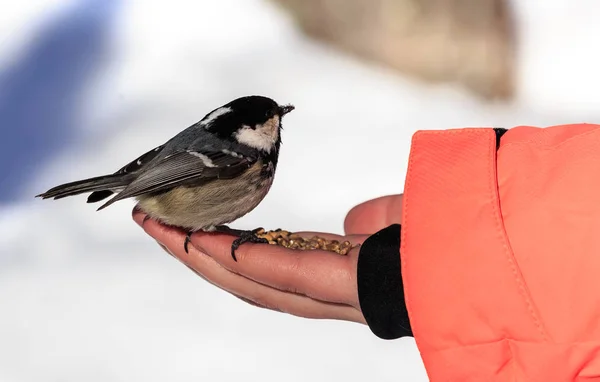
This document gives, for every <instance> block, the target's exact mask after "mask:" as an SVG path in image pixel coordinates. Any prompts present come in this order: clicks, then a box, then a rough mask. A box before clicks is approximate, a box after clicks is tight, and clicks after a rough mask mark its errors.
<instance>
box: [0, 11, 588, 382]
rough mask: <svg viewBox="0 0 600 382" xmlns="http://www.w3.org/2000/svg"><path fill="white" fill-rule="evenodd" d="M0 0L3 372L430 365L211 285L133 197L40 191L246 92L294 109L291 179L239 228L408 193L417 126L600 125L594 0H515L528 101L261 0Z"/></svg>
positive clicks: (287, 152) (315, 376) (339, 327)
mask: <svg viewBox="0 0 600 382" xmlns="http://www.w3.org/2000/svg"><path fill="white" fill-rule="evenodd" d="M1 5H2V9H3V11H2V12H1V13H0V126H1V131H2V134H3V138H2V140H1V141H0V382H25V381H36V382H38V381H61V382H70V381H86V382H94V381H102V382H108V381H138V380H140V381H148V382H151V381H164V380H169V381H198V380H203V379H202V378H204V380H210V381H215V382H218V381H230V380H239V379H244V380H261V381H279V380H285V381H305V380H314V381H330V380H346V379H348V380H365V379H367V378H372V379H373V380H378V381H392V380H397V381H398V380H400V381H402V380H408V381H417V382H418V381H426V380H427V378H426V375H425V372H424V369H423V365H422V362H421V360H420V358H419V354H418V351H417V349H416V346H415V344H414V341H413V340H412V339H401V340H396V341H383V340H379V339H377V338H376V337H375V336H373V335H372V334H371V333H370V332H369V330H368V328H366V327H363V326H361V325H358V324H353V323H346V322H338V321H310V320H306V319H301V318H296V317H291V316H285V315H282V314H279V313H275V312H270V311H266V310H262V309H257V308H254V307H251V306H247V305H245V304H244V303H242V302H240V301H239V300H238V299H236V298H234V297H232V296H230V295H228V294H227V293H225V292H222V291H220V290H218V289H216V288H214V287H212V286H211V285H209V284H208V283H206V282H204V281H203V280H201V279H199V278H198V277H197V276H195V275H194V274H193V273H192V272H190V271H189V270H188V269H187V268H185V267H184V266H183V265H181V264H179V263H177V262H176V261H173V259H172V258H171V257H169V256H167V255H166V254H165V253H164V252H163V251H162V250H161V249H160V248H159V247H158V246H157V245H156V243H154V242H153V241H152V240H151V239H150V238H149V237H148V236H146V235H145V234H144V233H143V231H142V230H141V229H140V228H139V227H138V226H137V225H136V224H135V223H134V222H133V221H132V220H131V218H130V212H131V208H132V207H133V202H131V201H125V202H119V203H117V204H115V205H113V206H112V207H111V208H109V209H107V210H104V211H102V212H101V213H96V212H95V207H94V206H91V205H87V204H85V196H81V197H77V198H71V199H63V200H61V201H56V202H54V201H41V200H35V199H33V195H35V194H37V193H39V192H41V191H44V190H46V189H47V188H49V187H51V186H54V185H56V184H59V183H61V182H66V181H70V180H73V179H78V178H83V177H87V176H91V175H96V174H99V173H106V172H112V171H114V170H116V169H117V168H119V167H120V166H121V165H122V164H123V163H125V162H127V161H129V160H131V159H133V158H135V157H136V156H137V155H139V154H141V153H143V152H145V151H146V150H147V149H148V148H151V147H154V146H156V145H158V144H160V143H162V142H163V141H164V140H166V139H168V138H169V137H171V136H172V135H174V134H175V133H177V132H178V131H180V130H181V129H183V128H184V127H187V126H189V125H190V124H192V123H194V122H196V121H197V120H199V119H200V118H201V117H202V116H204V114H205V113H206V112H208V111H210V110H212V109H213V108H214V107H216V106H219V105H221V104H223V103H226V102H228V101H229V100H231V99H233V98H235V97H238V96H241V95H246V94H251V93H253V94H264V95H268V96H271V97H273V98H274V99H276V100H277V101H279V102H282V103H288V102H290V103H293V104H294V105H295V106H296V110H295V111H294V112H293V113H291V114H290V115H289V116H287V117H286V121H285V125H284V128H285V130H284V132H283V134H284V135H283V140H284V146H283V149H282V154H281V162H280V163H281V164H280V169H281V170H280V171H279V173H278V175H277V179H276V182H275V184H274V186H273V189H272V191H271V192H270V194H269V195H268V196H267V198H266V199H265V201H264V202H263V203H262V204H261V205H260V206H259V207H258V208H257V209H256V210H255V211H254V212H252V213H251V214H250V215H248V216H246V217H244V218H242V219H240V220H239V221H238V222H237V224H236V225H237V226H238V227H240V228H253V227H255V226H258V225H264V226H266V227H270V228H275V227H276V226H282V227H285V228H287V229H291V230H299V229H311V230H323V231H331V232H341V231H342V222H343V218H344V215H345V213H346V211H347V210H348V209H349V208H351V207H352V206H353V205H355V204H357V203H359V202H361V201H363V200H366V199H370V198H374V197H377V196H381V195H385V194H389V193H398V192H401V191H402V188H403V183H404V175H405V168H406V162H407V157H408V152H409V149H410V138H411V135H412V134H413V133H414V132H415V131H416V130H418V129H445V128H454V127H465V126H505V127H512V126H516V125H521V124H530V125H537V126H546V125H553V124H560V123H573V122H590V123H600V92H598V90H597V87H596V84H598V83H600V82H599V81H598V80H600V74H599V72H598V70H597V68H598V67H599V64H600V46H598V44H596V37H595V36H598V35H599V33H600V24H598V22H597V19H596V17H595V16H594V15H598V14H600V13H598V12H599V11H600V3H598V2H596V1H593V0H579V1H572V0H570V1H568V0H536V1H533V0H527V1H524V0H523V1H516V0H515V2H514V5H515V9H516V11H517V15H518V29H519V37H520V39H521V47H520V52H519V76H520V81H519V97H518V100H517V101H516V102H514V103H513V104H511V105H500V104H484V103H482V102H480V101H478V100H477V99H475V98H473V97H471V96H469V95H468V94H465V93H463V92H462V91H460V90H457V89H453V88H451V87H447V86H441V87H431V86H424V85H422V84H419V83H417V82H414V81H412V80H409V79H406V78H402V77H400V76H398V75H396V74H395V73H391V72H390V71H387V70H385V69H382V68H380V67H377V66H374V65H367V64H365V63H362V62H356V61H354V60H353V59H351V58H349V57H347V56H344V55H342V54H340V53H338V52H335V51H332V50H330V49H328V48H327V47H324V46H321V45H319V44H317V43H314V42H312V41H309V40H307V39H305V38H304V37H303V36H302V35H301V34H299V32H297V31H296V30H295V29H294V27H293V25H292V24H291V22H290V20H289V18H288V17H287V16H286V15H285V14H283V13H282V12H281V11H279V9H277V8H276V7H274V6H273V5H272V4H270V3H267V2H264V1H261V0H221V1H197V2H192V1H185V0H178V1H169V2H161V1H144V2H133V1H129V2H128V1H119V0H30V1H27V2H10V1H9V0H2V1H1ZM382 137H385V138H382ZM301 158H302V160H300V159H301ZM304 173H310V177H311V178H312V179H314V181H315V182H314V184H307V182H298V179H299V178H303V177H304V176H303V175H302V174H304ZM359 179H360V180H359ZM365 180H366V181H365ZM290 200H293V201H294V202H293V203H290V202H289V201H290Z"/></svg>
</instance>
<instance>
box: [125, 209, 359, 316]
mask: <svg viewBox="0 0 600 382" xmlns="http://www.w3.org/2000/svg"><path fill="white" fill-rule="evenodd" d="M142 215H143V214H142ZM134 220H135V221H136V222H137V223H138V224H140V225H141V224H142V223H143V216H140V215H139V214H136V213H135V212H134ZM143 228H144V230H145V231H146V232H147V233H148V234H149V235H150V236H152V237H154V238H155V239H156V240H157V241H158V242H159V243H160V244H161V246H164V247H166V250H167V251H168V252H169V253H171V254H173V255H174V256H175V257H176V258H178V259H179V260H180V261H181V262H182V263H184V264H185V265H186V266H187V267H189V268H190V269H192V270H193V271H194V272H195V273H196V274H198V275H199V276H200V277H202V278H204V279H205V280H207V281H208V282H209V283H211V284H213V285H216V286H218V287H219V288H221V289H223V290H225V291H227V292H229V293H231V294H233V295H235V296H236V297H238V298H241V299H245V300H249V301H252V302H253V305H258V306H261V307H264V308H267V309H271V310H275V311H280V312H285V313H288V314H292V315H296V316H300V317H306V318H331V319H339V320H347V321H354V322H359V323H365V320H364V317H363V316H362V313H361V312H360V311H358V310H357V309H355V308H353V307H351V306H347V305H341V304H331V303H326V302H321V301H316V300H312V299H310V298H309V297H306V296H301V295H296V294H293V293H289V292H284V291H280V290H276V289H273V288H270V287H268V286H265V285H262V284H260V283H257V282H255V281H252V280H250V279H247V278H245V277H243V276H241V275H238V274H235V273H232V272H230V271H228V270H227V269H225V268H223V267H222V266H221V265H220V264H219V263H218V262H216V261H215V260H214V259H212V258H211V257H209V256H206V255H205V254H203V253H201V252H200V251H198V250H197V249H196V248H195V247H194V246H189V253H186V252H185V251H184V249H183V242H184V240H185V235H186V234H185V233H184V232H183V231H181V230H178V229H176V228H171V227H166V226H163V225H161V224H159V223H157V222H156V221H153V220H148V221H146V222H144V225H143Z"/></svg>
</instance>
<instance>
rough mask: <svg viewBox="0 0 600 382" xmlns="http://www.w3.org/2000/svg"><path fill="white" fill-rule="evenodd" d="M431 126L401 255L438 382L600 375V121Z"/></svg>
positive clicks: (424, 137)
mask: <svg viewBox="0 0 600 382" xmlns="http://www.w3.org/2000/svg"><path fill="white" fill-rule="evenodd" d="M497 132H498V131H497V130H494V129H491V128H469V129H456V130H443V131H421V132H418V133H416V134H415V136H414V137H413V141H412V146H411V153H410V158H409V167H408V171H407V176H406V182H405V190H404V206H403V216H402V219H401V221H402V231H401V237H400V243H399V244H400V254H401V256H400V258H401V274H402V283H403V293H404V298H405V300H406V308H407V311H408V316H409V317H410V324H411V327H412V333H413V335H414V337H415V340H416V343H417V346H418V348H419V351H420V352H421V356H422V358H423V361H424V363H425V367H426V370H427V373H428V375H429V378H430V380H431V381H433V382H435V381H506V382H508V381H511V382H512V381H544V382H545V381H577V380H595V379H596V378H598V380H600V341H599V337H600V126H599V125H590V124H573V125H561V126H553V127H548V128H536V127H529V126H519V127H515V128H512V129H509V130H508V131H507V132H506V133H504V134H503V135H502V137H501V139H498V138H499V135H498V134H497Z"/></svg>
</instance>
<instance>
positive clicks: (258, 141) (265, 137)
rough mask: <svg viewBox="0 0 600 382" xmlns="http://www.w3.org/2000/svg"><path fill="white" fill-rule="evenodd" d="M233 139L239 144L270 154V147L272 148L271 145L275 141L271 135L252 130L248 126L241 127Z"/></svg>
mask: <svg viewBox="0 0 600 382" xmlns="http://www.w3.org/2000/svg"><path fill="white" fill-rule="evenodd" d="M235 139H237V141H238V142H239V143H241V144H244V145H248V146H250V147H252V148H255V149H258V150H263V151H266V152H271V147H273V143H275V140H274V139H273V137H272V136H271V135H269V134H265V133H264V132H263V131H260V130H258V129H257V130H254V129H252V128H250V127H248V126H244V127H242V128H241V129H240V130H239V131H238V132H237V133H236V134H235Z"/></svg>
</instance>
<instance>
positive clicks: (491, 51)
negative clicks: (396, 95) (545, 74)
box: [272, 0, 515, 99]
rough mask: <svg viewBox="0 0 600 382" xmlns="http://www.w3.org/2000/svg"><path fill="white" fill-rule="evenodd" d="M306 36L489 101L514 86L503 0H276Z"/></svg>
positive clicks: (510, 24) (510, 28) (510, 39)
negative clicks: (467, 91)
mask: <svg viewBox="0 0 600 382" xmlns="http://www.w3.org/2000/svg"><path fill="white" fill-rule="evenodd" d="M272 1H274V2H276V3H279V4H280V5H282V6H283V7H284V8H285V9H287V10H288V11H289V12H290V13H291V14H292V15H293V17H294V19H295V20H296V21H297V23H298V25H299V26H300V28H301V29H302V30H303V31H304V32H305V33H306V34H307V35H309V36H311V37H313V38H316V39H318V40H321V41H324V42H327V43H330V44H332V45H334V46H336V47H338V48H340V49H343V50H345V51H347V52H350V53H352V54H354V55H357V56H359V57H361V58H364V59H368V60H373V61H375V62H379V63H382V64H385V65H388V66H391V67H392V68H395V69H397V70H399V71H401V72H403V73H404V74H408V75H412V76H415V77H417V78H420V79H422V80H426V81H430V82H455V83H458V84H460V85H462V86H464V87H466V88H467V89H469V90H471V91H473V92H474V93H476V94H478V95H479V96H482V97H484V98H487V99H492V98H496V99H509V98H511V97H512V95H513V92H514V78H513V77H514V47H515V41H514V38H513V36H514V34H513V22H512V14H511V12H510V8H509V5H508V4H507V3H508V2H507V1H506V0H272Z"/></svg>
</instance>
